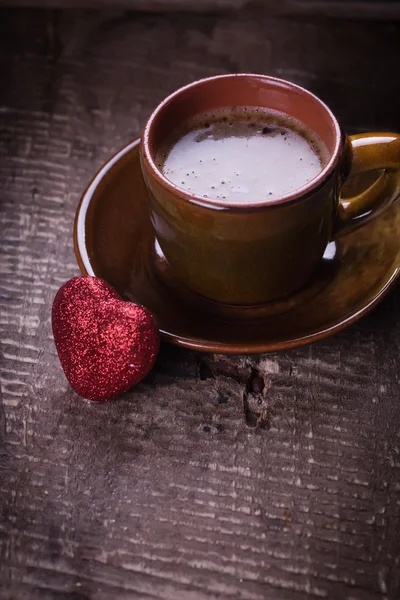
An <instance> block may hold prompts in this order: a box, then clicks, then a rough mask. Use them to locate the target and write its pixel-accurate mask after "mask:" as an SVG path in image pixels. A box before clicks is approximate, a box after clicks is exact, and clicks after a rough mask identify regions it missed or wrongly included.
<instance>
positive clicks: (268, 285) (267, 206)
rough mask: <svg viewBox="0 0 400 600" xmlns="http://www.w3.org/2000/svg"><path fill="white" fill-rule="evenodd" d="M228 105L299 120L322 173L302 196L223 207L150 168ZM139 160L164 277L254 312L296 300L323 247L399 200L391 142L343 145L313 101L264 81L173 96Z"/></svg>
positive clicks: (226, 80)
mask: <svg viewBox="0 0 400 600" xmlns="http://www.w3.org/2000/svg"><path fill="white" fill-rule="evenodd" d="M229 106H249V107H262V108H264V109H265V108H266V109H273V110H278V111H280V112H283V113H286V114H287V115H290V116H292V117H294V118H296V119H297V120H299V121H301V122H302V123H304V124H305V125H306V126H307V127H308V128H309V129H310V130H312V131H314V132H315V133H316V134H317V135H318V136H319V137H320V138H321V139H322V141H323V142H324V143H325V145H326V147H327V148H328V151H329V159H328V161H327V163H326V166H325V167H324V168H323V169H322V170H321V172H320V173H319V174H318V175H317V177H315V178H314V179H313V180H311V181H310V182H309V183H307V184H306V185H304V186H303V187H301V188H299V189H297V190H295V191H294V192H293V193H291V194H289V195H286V196H282V197H280V198H277V199H274V200H272V201H268V202H265V201H259V202H257V199H255V200H254V202H246V203H243V204H236V203H235V204H229V202H226V201H222V200H221V201H219V200H213V199H209V198H203V197H200V196H195V195H193V194H191V193H190V192H187V191H185V190H183V189H181V188H179V187H178V186H176V185H174V184H173V183H172V182H171V181H169V180H168V179H167V178H166V177H164V175H163V174H162V172H161V171H160V169H159V168H158V167H157V165H156V161H155V157H156V153H157V150H158V149H159V148H160V146H161V145H162V143H163V142H164V141H165V140H166V139H167V138H168V136H169V135H170V134H171V132H172V131H173V130H174V129H175V128H177V127H178V126H179V125H181V124H182V122H183V121H185V120H187V119H189V118H191V117H193V116H194V115H196V114H198V113H203V112H208V111H211V110H213V109H217V108H223V107H229ZM140 157H141V166H142V172H143V176H144V180H145V182H146V185H147V188H148V191H149V202H150V214H151V219H152V223H153V226H154V230H155V234H156V237H157V240H158V242H159V245H160V247H161V249H162V252H163V253H164V255H165V258H166V260H167V261H168V263H169V265H170V267H171V269H172V270H173V273H174V275H176V277H177V278H178V279H179V280H180V281H181V282H182V283H183V284H185V285H186V286H187V287H189V288H190V289H191V290H193V291H195V292H197V293H198V294H200V295H202V296H204V297H206V298H207V299H209V300H214V301H216V302H220V303H224V304H235V305H254V304H262V303H266V302H271V301H273V300H277V299H279V298H282V297H284V296H287V295H288V294H291V293H293V292H295V291H297V290H298V289H300V288H301V287H302V286H303V285H304V284H305V283H306V282H307V281H308V280H309V279H310V277H312V275H313V273H315V271H316V269H317V268H318V265H319V264H320V261H321V259H322V257H323V254H324V251H325V249H326V246H327V244H328V243H329V242H330V241H332V240H334V239H335V238H336V237H337V236H339V235H341V234H343V233H345V232H348V231H350V230H351V229H353V228H356V227H360V226H361V225H364V224H365V223H366V222H367V221H368V220H369V219H370V218H371V217H373V216H375V215H376V214H377V213H379V212H380V211H381V210H383V209H384V208H385V207H386V206H388V205H389V204H391V203H392V202H394V201H395V200H396V199H397V198H398V197H399V195H400V135H398V134H395V133H367V134H361V135H354V136H351V137H346V136H345V135H344V133H343V132H342V130H341V129H340V126H339V123H338V121H337V120H336V118H335V117H334V115H333V114H332V112H331V110H330V109H329V108H328V107H327V106H326V105H325V104H324V103H323V102H322V101H321V100H319V98H317V97H316V96H315V95H314V94H312V93H311V92H309V91H307V90H305V89H303V88H301V87H299V86H298V85H295V84H293V83H290V82H288V81H284V80H281V79H276V78H274V77H268V76H264V75H252V74H238V75H221V76H217V77H211V78H208V79H202V80H200V81H196V82H194V83H191V84H189V85H187V86H185V87H183V88H181V89H179V90H177V91H176V92H174V93H173V94H171V95H170V96H169V97H168V98H166V99H165V100H164V101H163V102H162V103H161V104H160V105H159V106H158V107H157V108H156V109H155V110H154V112H153V113H152V115H151V116H150V118H149V120H148V121H147V124H146V126H145V129H144V132H143V136H142V139H141V145H140ZM376 169H382V170H383V171H382V173H381V175H380V177H379V178H378V179H377V181H376V182H375V183H374V185H372V186H371V187H370V188H368V189H367V190H366V191H365V192H363V193H362V194H360V195H358V196H356V197H353V198H346V200H342V199H341V197H340V192H341V189H342V186H343V184H344V183H345V182H346V181H348V179H349V178H351V177H353V176H355V175H358V174H360V173H363V172H366V171H371V170H376Z"/></svg>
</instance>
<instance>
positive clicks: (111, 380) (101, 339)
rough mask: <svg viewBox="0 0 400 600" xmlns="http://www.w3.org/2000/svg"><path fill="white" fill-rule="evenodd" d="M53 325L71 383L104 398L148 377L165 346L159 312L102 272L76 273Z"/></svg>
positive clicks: (57, 303)
mask: <svg viewBox="0 0 400 600" xmlns="http://www.w3.org/2000/svg"><path fill="white" fill-rule="evenodd" d="M52 326H53V335H54V341H55V344H56V348H57V352H58V356H59V358H60V362H61V365H62V368H63V369H64V372H65V375H66V377H67V379H68V381H69V383H70V385H71V387H72V388H73V389H74V390H75V392H76V393H77V394H79V395H80V396H82V397H83V398H87V399H88V400H95V401H98V402H105V401H106V400H111V399H112V398H115V397H117V396H119V395H120V394H123V393H124V392H126V391H127V390H129V389H130V388H131V387H132V386H134V385H135V384H136V383H138V382H139V381H140V380H141V379H143V377H144V376H145V375H146V374H147V373H148V372H149V371H150V370H151V368H152V367H153V365H154V362H155V359H156V357H157V352H158V349H159V346H160V336H159V331H158V328H157V324H156V322H155V319H154V317H153V315H152V314H151V313H150V312H149V311H148V310H147V309H146V308H144V307H143V306H138V305H136V304H132V303H130V302H124V301H123V300H122V299H121V297H120V296H119V295H118V294H117V293H116V292H115V290H114V289H113V288H112V287H111V286H110V285H109V284H108V283H106V282H105V281H103V280H102V279H99V278H97V277H75V278H74V279H71V280H70V281H68V282H67V283H65V284H64V285H63V286H62V287H61V288H60V289H59V291H58V293H57V295H56V297H55V299H54V303H53V311H52Z"/></svg>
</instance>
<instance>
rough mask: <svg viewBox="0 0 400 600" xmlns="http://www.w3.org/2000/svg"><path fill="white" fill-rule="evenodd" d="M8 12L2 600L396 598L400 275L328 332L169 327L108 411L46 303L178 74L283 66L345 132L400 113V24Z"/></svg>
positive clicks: (2, 56)
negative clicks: (252, 353) (77, 223)
mask: <svg viewBox="0 0 400 600" xmlns="http://www.w3.org/2000/svg"><path fill="white" fill-rule="evenodd" d="M0 23H1V35H0V40H1V50H0V63H1V65H0V68H1V73H2V92H1V93H2V97H1V102H0V106H1V109H0V115H1V116H0V118H1V128H2V135H1V167H0V175H1V198H0V202H1V219H0V227H1V232H0V243H1V255H0V268H1V278H0V327H1V347H0V348H1V355H0V360H1V364H0V368H1V379H0V381H1V392H2V393H1V404H0V478H1V492H0V498H1V500H0V598H1V599H2V600H11V599H12V600H25V599H26V600H28V599H29V600H32V599H36V598H40V599H41V600H53V599H54V600H61V599H62V600H88V599H90V600H92V599H93V600H109V599H110V598H116V599H122V600H135V599H144V600H145V599H165V600H210V599H211V600H214V599H215V600H216V599H217V598H218V599H222V598H224V599H228V598H229V599H230V598H243V599H246V600H264V599H271V600H272V599H274V600H300V599H303V598H309V597H310V598H313V597H317V598H329V599H347V600H378V599H382V600H383V599H388V600H395V599H397V598H398V597H399V595H400V565H399V562H400V501H399V497H400V494H399V493H400V458H399V457H400V411H399V406H398V402H399V392H400V383H399V366H400V365H399V362H400V358H399V356H400V354H399V350H400V317H399V311H398V306H399V301H400V291H399V288H396V290H394V292H393V293H391V294H390V296H389V297H388V298H387V299H386V300H385V301H384V303H383V304H382V305H381V306H380V307H379V308H378V309H376V310H375V311H374V312H373V314H371V315H370V316H368V317H367V318H365V319H364V320H363V321H361V322H360V323H359V324H358V325H357V326H353V327H352V328H350V329H349V330H348V331H346V332H345V333H343V334H341V335H338V336H336V337H333V338H331V339H329V340H325V341H322V342H320V343H318V344H315V345H313V346H310V347H305V348H300V349H297V350H293V351H288V352H283V353H280V354H272V355H263V356H256V357H245V356H244V357H238V358H235V359H232V358H228V357H221V356H210V355H196V354H195V353H191V352H188V351H184V350H181V349H178V348H174V347H172V346H168V345H165V346H164V347H163V348H162V352H161V355H160V358H159V360H158V363H157V366H156V368H155V369H154V370H153V371H152V373H151V374H150V375H149V376H148V377H147V378H146V380H145V381H144V382H142V383H141V384H139V385H138V386H137V387H136V388H135V389H134V390H132V391H131V392H129V393H128V394H126V395H125V396H124V397H123V398H121V399H120V400H118V401H115V402H110V403H108V404H106V405H103V406H98V405H94V404H90V403H86V402H84V401H82V400H80V399H79V398H77V397H76V396H75V395H74V394H73V393H72V391H71V390H70V388H69V386H68V385H67V383H66V381H65V378H64V376H63V373H62V371H61V367H60V365H59V362H58V359H57V356H56V351H55V347H54V344H53V340H52V337H51V329H50V311H51V303H52V299H53V297H54V295H55V293H56V291H57V289H58V287H59V286H60V285H61V284H62V283H63V282H64V281H66V280H67V279H68V278H70V277H72V276H75V275H77V274H78V270H77V266H76V262H75V258H74V255H73V249H72V223H73V217H74V211H75V207H76V205H77V202H78V199H79V195H80V193H81V192H82V190H83V188H84V186H85V185H86V183H87V181H88V180H89V178H90V177H91V175H92V173H93V171H94V170H95V169H97V168H98V167H99V166H100V165H101V163H102V162H103V161H104V160H105V159H106V158H107V157H108V156H109V155H110V154H111V153H112V152H113V151H114V150H116V149H117V148H119V147H121V146H122V145H123V144H125V143H126V142H128V141H129V140H130V139H131V138H133V137H134V136H137V135H138V133H139V131H140V128H141V127H142V125H143V123H144V120H145V118H146V116H147V115H148V114H149V112H150V111H151V110H152V108H153V107H154V106H155V105H156V104H157V102H158V101H159V100H160V99H161V98H163V97H164V96H165V95H166V94H167V93H168V92H170V91H171V90H173V89H174V88H176V87H178V86H179V85H182V84H184V83H186V82H188V81H191V80H193V79H194V78H196V77H201V76H204V75H212V74H216V73H220V72H237V71H260V72H264V73H273V74H276V75H279V76H282V77H286V78H288V79H292V80H294V81H296V82H298V83H301V84H303V85H306V86H307V87H309V88H310V89H312V90H313V91H315V92H316V93H318V94H319V95H321V96H322V97H323V98H324V100H326V101H327V102H328V103H329V104H330V105H331V106H332V108H333V109H334V110H335V111H336V112H337V114H338V115H339V117H340V119H341V122H342V124H343V126H344V128H345V129H346V130H348V131H362V130H366V129H375V128H376V129H393V130H396V129H397V130H400V117H399V111H398V98H399V92H400V83H399V78H398V77H397V75H396V73H397V69H398V64H399V56H400V52H399V44H398V40H399V26H398V25H395V24H393V23H381V24H379V23H364V22H362V21H360V22H355V21H353V22H350V21H342V22H340V26H339V27H338V26H337V22H330V21H329V20H327V19H319V18H313V19H310V18H308V19H302V18H298V19H292V18H290V19H289V18H288V19H286V18H279V19H276V18H272V17H262V18H260V17H259V16H255V15H254V14H253V13H252V11H251V10H249V11H244V12H242V13H241V14H240V15H236V14H234V13H232V14H231V15H225V16H223V15H214V16H211V15H208V16H195V15H187V14H186V15H185V14H179V13H178V14H176V15H169V16H168V15H165V16H161V15H143V14H131V15H123V16H118V15H117V16H115V15H110V14H109V13H101V12H99V13H85V12H81V13H80V12H74V13H63V12H55V11H51V12H50V11H48V12H46V11H43V12H40V11H26V12H23V11H17V10H15V11H14V10H7V11H5V10H3V11H2V12H1V14H0ZM377 260H379V257H377Z"/></svg>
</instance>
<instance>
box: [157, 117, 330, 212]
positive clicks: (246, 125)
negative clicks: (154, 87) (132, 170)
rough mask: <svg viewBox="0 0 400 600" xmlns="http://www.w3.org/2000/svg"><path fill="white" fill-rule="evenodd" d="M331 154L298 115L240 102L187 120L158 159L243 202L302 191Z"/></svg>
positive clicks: (200, 191) (200, 190)
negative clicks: (240, 104) (298, 119)
mask: <svg viewBox="0 0 400 600" xmlns="http://www.w3.org/2000/svg"><path fill="white" fill-rule="evenodd" d="M327 155H328V151H327V149H326V147H325V145H324V143H323V142H322V140H321V139H320V138H319V137H318V136H317V135H316V134H315V133H314V132H312V131H310V130H309V129H308V128H306V127H305V125H303V124H302V123H300V122H299V121H297V120H296V119H294V118H293V117H289V116H288V115H285V114H283V113H280V112H277V111H272V110H265V109H258V108H250V107H248V108H246V107H235V108H225V109H219V110H215V111H213V112H212V113H204V114H202V115H198V116H197V117H196V118H194V119H192V120H190V121H188V122H186V123H184V124H183V126H182V127H181V128H180V129H179V130H177V131H175V132H173V134H172V136H171V137H170V138H169V139H167V141H166V143H165V144H164V145H163V147H161V148H160V149H159V151H158V153H157V156H156V163H157V166H158V167H159V168H160V169H161V171H162V173H163V174H164V176H165V177H166V178H167V179H169V180H170V181H171V182H172V183H174V184H175V185H177V186H179V187H180V188H182V189H184V190H186V191H188V192H190V193H192V194H195V195H196V196H201V197H203V198H210V199H214V200H220V201H226V202H229V203H240V204H242V203H246V202H268V201H269V200H274V199H275V198H279V197H281V196H285V195H287V194H290V193H292V192H294V191H296V190H297V189H299V188H301V187H302V186H304V185H306V184H307V183H308V182H309V181H311V180H312V179H314V177H316V176H317V175H318V173H319V172H320V171H321V170H322V169H323V167H324V166H325V164H326V162H327V160H328V156H327Z"/></svg>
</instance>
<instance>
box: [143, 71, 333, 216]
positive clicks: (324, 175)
mask: <svg viewBox="0 0 400 600" xmlns="http://www.w3.org/2000/svg"><path fill="white" fill-rule="evenodd" d="M232 78H243V79H251V78H253V79H262V80H267V81H269V82H272V83H276V84H280V85H285V86H288V87H289V88H290V89H295V90H297V91H299V92H301V93H303V94H305V95H306V96H308V98H309V99H310V100H312V101H314V102H317V103H318V104H319V105H320V106H322V108H323V109H324V110H325V112H326V113H327V114H328V116H329V118H330V120H331V123H332V126H333V129H334V132H335V145H334V149H333V151H332V152H330V158H329V160H328V161H327V163H326V165H325V167H324V168H323V169H322V170H321V171H320V172H319V173H318V174H317V175H316V176H315V177H314V178H313V179H311V181H309V182H308V183H306V184H305V185H303V186H301V187H299V188H297V189H296V190H294V191H293V192H291V193H290V194H285V195H283V196H279V197H278V198H274V199H272V200H266V201H261V202H260V201H254V202H229V201H226V200H217V199H214V198H204V197H202V196H198V195H197V194H193V193H190V192H187V191H186V190H184V189H183V188H181V187H179V186H178V185H176V184H174V183H173V182H172V181H170V180H169V179H168V178H167V177H165V175H163V173H162V171H161V170H160V169H159V168H158V167H157V165H156V163H155V161H154V159H153V157H152V155H151V151H150V143H149V138H150V132H151V128H152V126H153V124H154V122H155V120H156V119H157V117H158V116H159V114H160V113H161V112H162V111H163V110H164V108H165V107H166V106H167V105H169V104H170V103H171V102H173V101H174V99H175V98H176V97H177V96H179V95H180V94H182V93H184V92H185V91H186V90H188V89H190V88H194V87H197V86H198V85H200V84H203V83H205V82H207V81H213V80H222V79H232ZM341 145H342V132H341V128H340V125H339V123H338V120H337V119H336V117H335V115H334V114H333V112H332V111H331V109H330V108H329V107H328V106H327V105H326V104H325V102H323V101H322V100H321V99H320V98H318V96H316V95H315V94H313V93H312V92H310V91H309V90H307V89H306V88H304V87H302V86H300V85H297V84H296V83H292V82H291V81H288V80H286V79H281V78H279V77H272V76H270V75H262V74H258V73H230V74H222V75H214V76H212V77H203V78H202V79H197V80H195V81H192V82H191V83H189V84H187V85H185V86H183V87H180V88H178V89H177V90H175V91H174V92H172V93H171V94H169V96H167V97H166V98H164V100H162V101H161V102H160V103H159V104H158V106H157V107H156V108H155V109H154V110H153V112H152V113H151V115H150V117H149V118H148V120H147V122H146V125H145V127H144V130H143V133H142V139H141V144H140V146H141V149H142V153H143V156H144V158H145V159H146V161H147V164H148V166H149V167H150V170H151V173H152V175H153V177H155V179H156V180H157V182H158V183H159V184H160V185H161V186H162V187H164V188H167V190H168V191H170V192H171V193H173V194H174V196H177V197H179V198H181V199H183V200H185V201H188V202H190V203H194V204H198V205H202V206H207V207H209V208H214V209H220V210H223V209H230V210H232V209H237V210H243V209H251V208H261V207H271V208H273V207H274V206H279V205H281V204H287V203H291V202H293V201H295V200H299V199H302V198H304V197H305V196H306V195H307V196H308V194H309V193H310V192H313V191H315V190H316V189H317V188H318V187H320V186H321V184H323V183H324V182H325V181H326V180H327V179H328V177H329V176H330V175H331V173H332V171H333V170H334V168H335V167H336V165H337V163H338V160H339V155H340V150H341Z"/></svg>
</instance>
